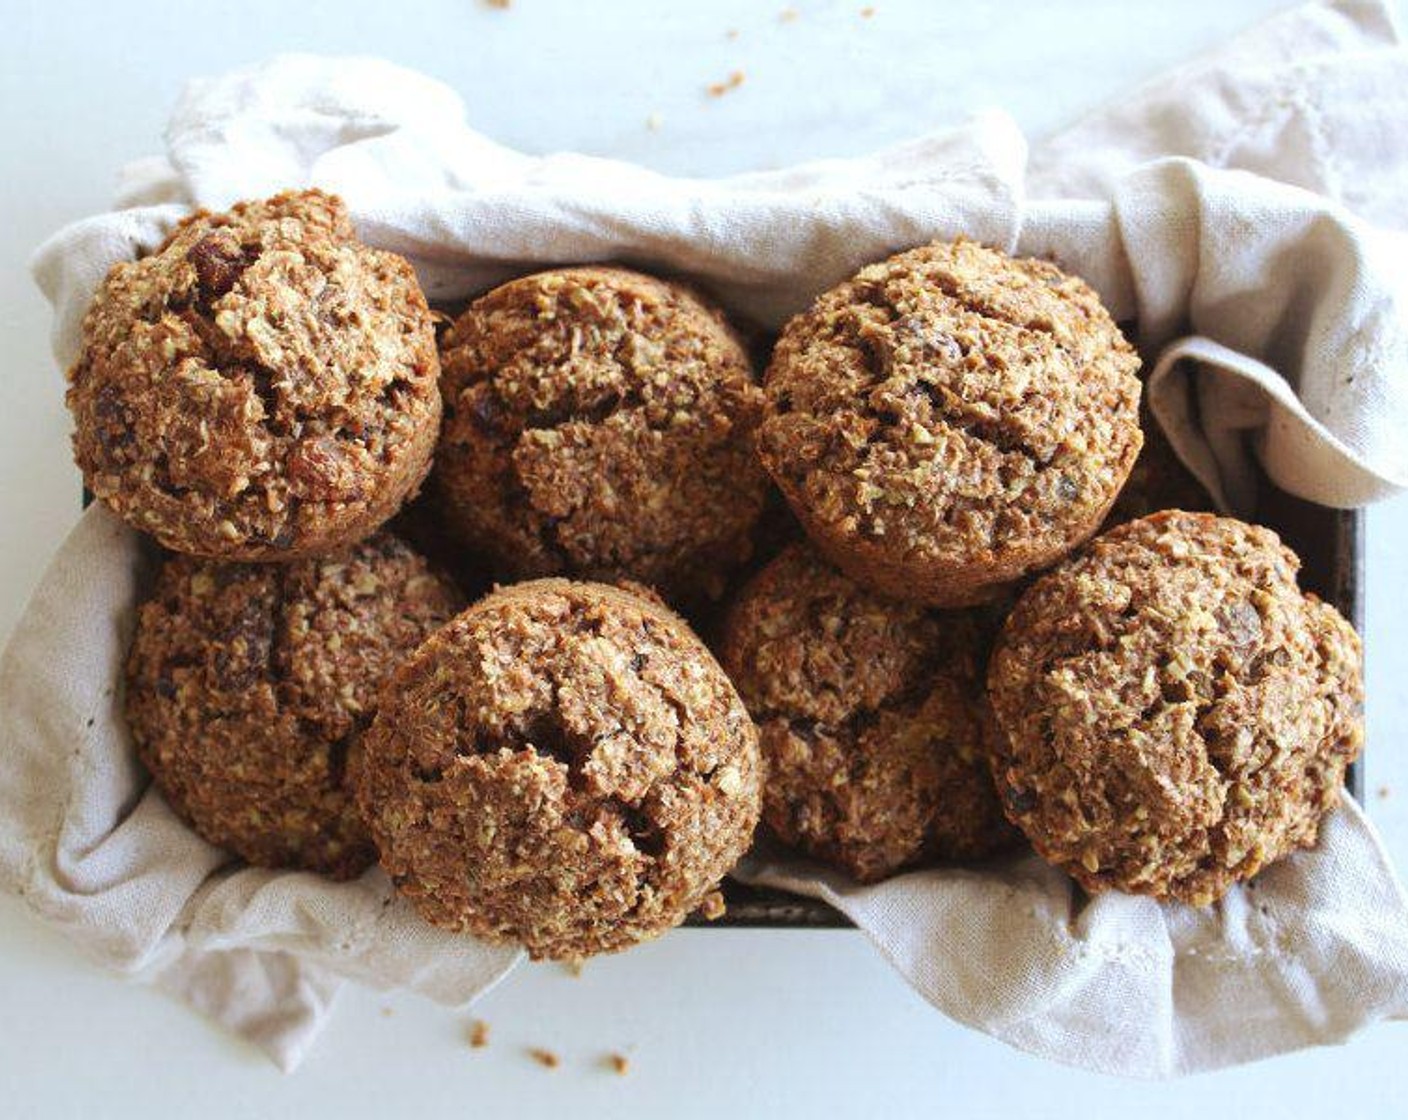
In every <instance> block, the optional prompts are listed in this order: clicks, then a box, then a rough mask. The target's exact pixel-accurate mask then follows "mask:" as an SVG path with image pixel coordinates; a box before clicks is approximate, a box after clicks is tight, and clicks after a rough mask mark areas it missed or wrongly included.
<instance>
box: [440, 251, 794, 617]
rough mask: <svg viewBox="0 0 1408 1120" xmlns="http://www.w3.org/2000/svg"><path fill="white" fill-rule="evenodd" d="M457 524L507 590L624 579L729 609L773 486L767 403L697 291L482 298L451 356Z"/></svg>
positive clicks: (563, 281)
mask: <svg viewBox="0 0 1408 1120" xmlns="http://www.w3.org/2000/svg"><path fill="white" fill-rule="evenodd" d="M442 358H443V363H444V377H443V390H444V398H445V412H446V416H445V427H444V433H443V435H442V437H441V441H440V449H439V452H438V454H437V458H436V474H435V477H436V482H437V486H438V490H439V493H440V495H441V497H442V499H443V502H444V510H445V516H446V518H447V520H448V521H449V523H450V524H451V526H452V528H453V529H455V530H456V531H457V533H458V535H459V536H460V538H461V539H462V540H463V542H464V543H465V544H466V545H467V546H469V547H470V548H472V549H474V550H477V551H480V552H482V553H483V554H484V555H486V556H487V557H489V558H491V560H492V562H493V564H494V567H495V569H496V570H497V573H498V574H499V575H500V576H502V577H503V578H506V579H522V578H529V577H535V576H544V575H560V574H570V575H577V576H583V577H588V578H594V579H607V580H612V581H614V580H616V579H618V578H620V577H628V578H631V579H636V580H640V581H641V582H643V583H646V584H650V585H653V586H656V587H659V588H660V589H661V590H662V591H663V592H664V593H665V594H666V596H667V597H669V598H670V599H672V601H676V602H679V601H685V602H688V601H691V600H694V599H698V598H701V597H713V596H717V595H718V594H719V593H720V592H721V590H722V587H723V584H724V580H725V579H726V577H727V575H728V572H729V571H730V570H731V569H732V568H734V567H735V566H736V565H737V564H738V563H740V562H741V561H742V560H743V559H744V558H746V557H747V555H748V551H749V543H748V542H749V531H750V530H751V528H752V526H753V524H754V522H755V521H756V520H757V518H758V515H759V513H760V512H761V511H762V508H763V503H764V500H765V497H766V491H767V479H766V475H765V474H764V473H763V471H762V468H761V466H760V465H759V464H758V462H757V458H756V454H755V448H754V435H755V431H756V428H757V424H758V420H759V418H760V415H761V407H762V391H761V390H760V389H759V388H758V386H757V385H756V384H755V382H754V379H753V374H752V370H751V367H750V365H749V362H748V358H747V355H746V354H745V352H744V350H743V347H742V345H741V344H740V342H739V340H738V338H737V336H736V335H735V334H734V333H733V331H732V330H730V329H729V327H728V326H727V325H726V324H725V323H724V321H723V318H722V316H721V315H720V314H719V313H718V312H717V311H715V310H714V309H713V308H711V307H708V306H707V305H705V304H704V303H703V302H701V301H700V300H699V299H698V298H697V297H696V296H694V295H693V294H692V293H691V292H689V291H688V290H687V289H685V288H683V287H680V286H679V285H676V284H670V283H666V282H664V281H661V280H656V279H653V278H651V277H648V276H642V275H640V274H638V273H634V272H627V271H625V270H622V269H610V268H573V269H563V270H560V271H555V272H545V273H540V274H538V275H535V276H528V277H524V278H522V279H519V280H515V281H513V282H511V283H509V284H506V285H504V286H503V287H500V288H496V289H495V290H494V291H492V292H490V293H488V294H487V295H485V296H483V297H482V298H481V299H479V300H477V301H475V303H473V304H472V305H471V306H470V307H469V309H468V310H467V311H465V313H464V314H463V315H461V316H460V317H459V319H458V320H456V322H455V324H454V327H453V329H452V330H451V331H450V332H449V334H448V336H447V337H446V338H445V340H444V347H443V354H442Z"/></svg>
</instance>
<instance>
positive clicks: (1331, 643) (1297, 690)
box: [988, 510, 1363, 906]
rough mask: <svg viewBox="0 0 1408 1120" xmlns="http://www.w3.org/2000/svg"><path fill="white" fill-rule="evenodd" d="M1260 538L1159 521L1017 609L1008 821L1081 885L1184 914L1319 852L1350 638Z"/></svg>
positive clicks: (1282, 551)
mask: <svg viewBox="0 0 1408 1120" xmlns="http://www.w3.org/2000/svg"><path fill="white" fill-rule="evenodd" d="M1299 566H1300V562H1299V561H1298V560H1297V559H1296V557H1295V555H1294V554H1293V553H1291V552H1290V551H1289V550H1288V549H1287V548H1285V547H1284V546H1283V545H1282V544H1281V542H1280V540H1279V539H1278V538H1277V536H1276V534H1274V533H1273V532H1271V531H1270V530H1269V529H1263V528H1260V527H1258V526H1254V525H1247V524H1244V523H1243V522H1240V521H1234V520H1232V519H1230V518H1222V517H1215V516H1213V515H1211V514H1200V513H1184V512H1182V511H1177V510H1173V511H1168V512H1165V513H1159V514H1155V515H1153V516H1152V517H1146V518H1143V519H1141V520H1138V521H1131V522H1129V523H1128V524H1125V525H1121V526H1120V527H1119V528H1117V529H1113V530H1111V531H1110V532H1108V533H1106V534H1104V535H1103V536H1101V537H1099V538H1097V539H1096V540H1095V542H1094V543H1093V544H1091V545H1090V547H1089V548H1088V549H1087V550H1086V551H1085V552H1084V553H1082V554H1081V555H1080V556H1078V557H1077V558H1075V559H1073V560H1071V561H1070V562H1068V563H1066V564H1065V565H1063V566H1062V567H1060V568H1058V569H1057V570H1056V571H1054V572H1052V573H1050V574H1048V575H1046V576H1044V577H1042V578H1041V579H1040V580H1038V581H1037V582H1036V583H1035V584H1033V585H1032V587H1031V588H1029V589H1028V590H1027V592H1026V594H1024V595H1023V596H1022V598H1021V600H1020V601H1019V602H1018V604H1017V606H1016V609H1015V610H1014V611H1013V613H1012V615H1011V616H1010V617H1009V619H1008V621H1007V624H1006V626H1005V628H1004V630H1003V632H1002V635H1001V638H1000V641H999V644H998V647H997V650H996V651H995V653H994V655H993V658H992V663H991V666H990V668H989V677H988V680H989V688H990V691H991V696H992V704H993V709H994V711H995V713H996V716H997V721H998V724H999V726H1000V729H1001V734H1000V736H999V743H998V749H997V751H996V752H995V755H994V773H995V775H996V778H997V783H998V787H999V789H1000V790H1001V792H1002V797H1003V805H1004V807H1005V809H1006V811H1007V815H1008V816H1009V817H1010V818H1011V819H1012V821H1013V822H1014V823H1016V824H1017V825H1018V826H1020V827H1021V828H1022V830H1023V831H1024V832H1025V833H1026V834H1027V836H1028V837H1029V838H1030V839H1031V841H1032V844H1033V846H1035V848H1036V850H1037V851H1038V852H1039V853H1041V855H1042V856H1044V857H1045V858H1046V859H1047V860H1049V861H1050V862H1052V863H1054V864H1057V865H1058V866H1060V867H1063V868H1065V870H1066V871H1068V872H1069V873H1070V874H1071V875H1073V876H1074V877H1075V878H1076V879H1077V880H1078V881H1079V882H1080V884H1081V885H1082V886H1083V887H1085V888H1086V889H1087V890H1089V891H1102V890H1106V889H1109V888H1111V887H1114V888H1118V889H1120V890H1125V891H1133V892H1136V893H1140V894H1149V895H1153V896H1155V897H1156V898H1174V899H1178V900H1180V901H1183V902H1187V903H1190V904H1192V905H1195V906H1203V905H1206V904H1208V903H1211V902H1214V901H1216V900H1217V899H1219V898H1221V897H1222V895H1223V894H1225V893H1226V891H1227V889H1228V888H1229V887H1230V886H1232V884H1233V883H1236V882H1237V881H1239V880H1242V879H1248V878H1250V877H1251V876H1253V875H1255V874H1256V872H1257V871H1258V870H1259V869H1260V868H1262V867H1264V866H1265V865H1266V864H1268V863H1271V862H1272V861H1273V860H1276V859H1279V858H1280V857H1281V856H1283V855H1285V854H1287V853H1288V852H1291V851H1293V850H1295V849H1296V848H1303V847H1310V846H1313V845H1314V843H1315V841H1316V837H1317V835H1318V831H1319V826H1320V820H1321V818H1322V817H1323V816H1324V815H1325V813H1326V812H1328V811H1329V809H1330V808H1332V807H1333V806H1334V805H1335V804H1336V802H1337V800H1338V797H1339V789H1340V785H1341V783H1342V781H1343V779H1344V771H1345V767H1346V766H1347V765H1348V764H1349V763H1350V762H1351V761H1352V760H1353V759H1354V757H1355V756H1356V755H1357V754H1358V753H1359V748H1360V744H1361V743H1362V740H1363V726H1362V711H1363V679H1362V668H1361V664H1360V646H1359V638H1358V636H1357V635H1356V634H1355V633H1354V630H1353V629H1352V628H1351V627H1350V625H1349V624H1348V623H1347V622H1345V621H1344V619H1343V618H1341V617H1340V616H1339V614H1338V613H1337V612H1336V611H1335V610H1334V608H1332V607H1330V606H1328V605H1326V604H1325V603H1322V602H1321V601H1320V600H1318V599H1316V598H1315V597H1314V596H1313V595H1307V594H1303V593H1302V592H1301V591H1300V590H1299V588H1298V587H1297V586H1296V581H1295V576H1296V570H1297V569H1298V568H1299Z"/></svg>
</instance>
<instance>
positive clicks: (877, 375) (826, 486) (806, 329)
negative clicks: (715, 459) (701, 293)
mask: <svg viewBox="0 0 1408 1120" xmlns="http://www.w3.org/2000/svg"><path fill="white" fill-rule="evenodd" d="M1138 368H1139V359H1138V357H1137V356H1136V355H1135V353H1134V350H1133V349H1132V348H1131V347H1130V345H1129V343H1128V342H1126V341H1125V339H1124V337H1123V336H1122V335H1121V334H1120V332H1119V329H1118V328H1117V327H1116V326H1115V323H1114V321H1113V320H1112V319H1111V318H1110V316H1109V313H1108V312H1106V310H1105V309H1104V307H1102V306H1101V304H1100V301H1099V299H1098V298H1097V296H1096V295H1095V293H1094V292H1093V291H1091V290H1090V288H1089V287H1088V286H1087V285H1086V284H1085V283H1084V282H1083V281H1081V280H1079V279H1077V278H1075V277H1072V276H1067V275H1066V274H1065V273H1063V272H1061V270H1060V269H1058V268H1056V266H1055V265H1052V264H1048V263H1047V262H1045V261H1036V260H1013V259H1011V258H1009V257H1007V256H1004V255H1003V254H1002V253H999V252H997V251H995V250H992V249H986V248H983V247H982V246H980V245H977V244H974V243H973V242H970V241H958V242H956V243H954V244H934V245H928V246H925V247H923V248H919V249H914V250H911V251H910V252H907V253H901V254H899V255H898V256H895V257H891V258H890V259H889V260H886V261H882V262H880V263H879V264H875V265H871V266H869V267H868V268H864V269H862V270H861V271H860V273H858V274H857V275H856V277H855V278H854V279H852V280H849V281H847V282H846V283H844V284H842V285H840V286H839V287H837V288H833V289H832V290H831V291H829V292H826V293H824V294H823V295H822V296H821V297H820V298H819V299H818V300H817V301H816V303H815V304H814V305H813V306H812V308H811V310H809V311H807V312H805V313H803V314H801V315H798V316H797V317H796V318H794V319H793V320H792V321H791V322H790V323H789V324H788V325H787V327H786V329H785V330H784V331H783V334H782V337H781V338H780V339H779V340H778V344H777V347H776V349H775V350H774V352H773V359H772V364H771V365H770V366H769V368H768V371H767V375H766V378H765V386H766V392H767V414H766V418H765V420H764V421H763V425H762V428H761V429H760V431H759V452H760V454H761V456H762V459H763V463H764V465H765V466H766V467H767V469H768V471H769V473H770V474H771V475H772V476H773V478H774V479H775V480H776V481H777V484H778V486H779V487H780V488H781V489H782V492H783V494H784V495H785V496H786V497H787V500H788V502H789V503H790V504H791V506H792V508H793V510H794V511H795V512H796V513H797V516H798V517H799V518H800V519H801V521H802V523H803V525H804V526H805V527H806V529H807V534H808V536H810V537H811V538H812V540H813V541H814V542H815V543H816V545H817V547H818V548H819V549H820V551H821V552H822V553H823V554H824V555H825V556H826V558H827V559H829V560H830V561H831V562H832V563H833V564H836V565H837V566H839V567H840V568H841V569H842V570H843V571H845V572H846V573H847V574H848V575H850V576H851V577H852V578H854V579H856V580H857V581H858V582H860V583H862V584H863V585H865V586H867V587H870V588H872V589H874V590H876V591H879V592H881V593H883V594H886V595H891V596H894V597H895V598H902V599H913V600H915V601H916V602H922V603H926V604H929V605H931V606H966V605H969V604H972V603H977V602H982V601H985V600H988V599H992V598H994V597H996V596H997V595H998V594H1000V593H1001V591H1002V590H1003V588H1004V587H1005V586H1007V585H1009V584H1011V583H1012V582H1013V581H1015V580H1017V579H1019V578H1020V577H1022V576H1024V575H1026V574H1027V573H1029V572H1032V571H1036V570H1039V569H1041V568H1043V567H1046V566H1047V565H1049V564H1052V563H1054V562H1055V561H1056V560H1058V559H1060V558H1061V557H1062V556H1064V555H1065V554H1066V553H1067V552H1069V551H1070V550H1071V549H1072V548H1073V547H1074V546H1076V545H1078V544H1080V543H1081V542H1082V541H1084V540H1085V539H1086V538H1087V537H1089V536H1090V535H1091V534H1093V533H1094V532H1095V531H1096V529H1097V528H1098V526H1099V525H1100V522H1101V520H1102V519H1103V518H1104V516H1105V514H1106V512H1107V511H1108V510H1109V508H1110V505H1111V503H1112V502H1113V501H1114V499H1115V495H1116V494H1117V493H1118V491H1119V489H1120V485H1121V484H1122V483H1123V482H1124V480H1125V478H1126V476H1127V475H1128V474H1129V471H1130V468H1131V466H1132V465H1133V463H1134V460H1135V457H1136V456H1137V455H1138V453H1139V448H1140V444H1141V439H1142V437H1141V434H1140V430H1139V390H1140V386H1139V380H1138V378H1137V377H1136V376H1135V373H1136V371H1137V369H1138Z"/></svg>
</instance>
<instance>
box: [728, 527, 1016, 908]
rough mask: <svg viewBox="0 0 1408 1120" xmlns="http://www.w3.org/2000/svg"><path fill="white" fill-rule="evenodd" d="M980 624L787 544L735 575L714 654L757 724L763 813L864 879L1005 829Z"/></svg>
mask: <svg viewBox="0 0 1408 1120" xmlns="http://www.w3.org/2000/svg"><path fill="white" fill-rule="evenodd" d="M985 652H986V642H985V641H984V627H983V625H982V620H980V619H979V618H978V617H977V616H976V615H975V614H974V613H973V612H951V613H947V614H940V613H937V612H933V611H927V610H925V609H924V608H923V607H920V606H918V605H916V604H913V603H901V602H897V601H894V600H889V599H882V598H880V597H879V596H877V595H873V594H871V593H869V592H867V591H865V590H863V589H862V588H860V587H858V586H857V585H856V584H855V583H854V582H853V581H852V580H850V579H849V578H848V577H846V576H845V575H843V574H842V573H840V572H839V571H837V570H836V569H834V568H832V567H831V566H830V565H829V564H826V563H825V562H823V561H822V560H821V559H820V558H819V557H818V556H817V555H816V553H815V552H814V551H813V550H812V549H811V548H810V547H808V546H806V545H802V544H796V545H791V546H789V547H788V548H787V549H786V550H784V551H783V552H782V553H781V554H780V555H779V556H778V557H777V558H776V559H775V560H773V561H772V562H771V563H770V564H769V565H768V566H767V567H766V568H765V569H763V571H762V572H761V573H759V574H758V576H757V577H756V578H755V579H754V580H753V582H752V583H750V584H749V585H748V587H746V588H745V589H744V591H743V593H742V594H741V596H740V597H739V599H738V600H737V601H736V602H735V604H734V606H733V609H732V611H731V613H730V616H729V619H728V624H727V626H726V629H725V637H724V642H723V653H722V660H723V663H724V667H725V668H726V669H727V670H728V672H729V673H730V675H731V676H732V677H733V680H734V682H735V683H736V684H737V686H738V689H739V692H740V693H741V694H742V696H743V700H744V703H745V704H746V705H747V706H748V710H749V711H750V712H751V713H752V715H753V717H754V719H755V720H756V721H757V722H758V727H759V733H760V738H761V743H762V749H763V761H764V765H765V768H766V778H765V780H764V783H763V820H764V821H765V822H766V823H767V825H768V826H769V828H771V830H772V831H773V832H774V833H775V834H776V835H777V837H778V838H779V839H780V840H782V842H783V843H785V844H787V845H789V846H791V847H796V848H800V849H802V850H804V851H806V852H808V853H809V854H811V855H812V856H815V857H816V858H818V859H821V860H823V861H825V862H827V863H831V864H834V865H835V866H837V867H840V868H842V869H843V870H845V871H848V872H849V873H850V874H851V875H853V876H854V877H855V878H856V879H858V880H860V881H861V882H867V883H868V882H875V881H877V880H879V879H883V878H884V877H886V876H887V875H890V874H893V873H894V872H896V871H898V870H900V869H901V868H904V867H909V866H913V865H915V864H919V863H926V862H936V861H942V860H964V859H976V858H979V857H982V856H986V855H989V854H991V853H993V852H995V851H997V850H999V849H1001V848H1004V847H1007V846H1009V845H1010V844H1012V843H1013V842H1015V841H1016V839H1017V833H1016V832H1015V830H1014V829H1012V827H1011V826H1010V825H1008V824H1007V822H1006V820H1005V819H1004V818H1003V815H1002V810H1001V808H1000V807H999V805H998V801H997V795H996V793H995V791H994V789H993V783H992V776H991V774H990V773H989V770H988V760H987V735H988V732H987V729H986V724H987V723H988V719H987V717H986V713H985V712H984V711H983V708H984V705H985V697H984V692H983V676H982V674H983V668H984V664H983V662H984V654H985Z"/></svg>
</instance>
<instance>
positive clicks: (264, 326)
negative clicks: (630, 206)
mask: <svg viewBox="0 0 1408 1120" xmlns="http://www.w3.org/2000/svg"><path fill="white" fill-rule="evenodd" d="M438 374H439V365H438V361H437V358H436V353H435V336H434V328H433V325H432V322H431V317H430V311H429V309H428V308H427V306H426V303H425V297H424V296H423V295H422V294H421V290H420V287H419V285H418V284H417V282H416V277H415V273H414V272H413V271H412V270H411V266H410V265H409V264H408V263H407V262H406V261H405V260H403V259H402V258H401V257H398V256H395V255H393V254H391V253H383V252H379V251H378V250H375V249H370V248H367V247H366V246H365V245H363V244H361V243H360V242H359V241H358V240H357V239H356V235H355V233H354V232H353V229H352V224H351V222H350V220H349V219H348V216H347V211H346V208H345V207H344V206H343V204H342V202H341V200H339V199H337V198H335V197H333V196H332V195H327V194H323V193H322V192H320V191H301V192H289V193H285V194H280V195H277V196H276V197H274V198H270V199H267V200H264V201H262V202H244V203H240V204H239V205H237V206H235V207H234V208H233V209H231V210H230V211H229V212H228V213H222V214H209V213H203V212H202V213H197V214H194V215H192V216H191V217H189V218H187V219H186V220H185V221H183V222H182V223H181V224H180V225H179V226H177V227H176V229H175V230H174V231H173V232H172V234H171V236H170V237H169V238H168V239H167V240H166V242H165V243H164V244H163V245H162V246H161V247H160V248H159V249H158V250H157V251H156V252H155V253H153V254H151V255H150V256H147V257H143V258H142V259H140V260H137V261H132V262H130V263H126V262H125V263H122V264H118V265H116V266H114V267H113V269H112V271H111V272H109V273H108V276H107V279H106V280H104V282H103V285H102V287H101V288H100V289H99V291H98V294H97V296H96V297H95V298H94V300H93V304H92V306H91V307H90V308H89V310H88V314H87V317H86V318H85V319H84V323H83V345H82V351H81V353H80V356H79V359H78V361H77V363H76V364H75V365H74V366H73V368H72V369H71V370H70V371H69V389H68V395H67V401H68V406H69V409H70V410H71V411H72V413H73V417H74V422H75V433H74V437H73V447H74V457H75V459H76V460H77V462H78V465H79V467H80V469H81V470H82V471H83V477H84V481H85V482H86V483H87V485H88V488H89V489H90V490H92V492H93V493H94V494H95V495H96V496H97V497H98V498H99V499H100V500H101V501H102V502H104V503H105V504H106V505H107V506H108V507H109V508H111V509H112V510H114V511H115V512H116V513H117V514H118V515H119V516H121V517H122V518H123V519H124V520H126V521H127V522H128V523H129V524H131V525H133V526H134V527H136V528H138V529H142V530H144V531H146V532H148V533H151V534H152V535H153V536H155V537H156V538H157V539H158V540H159V541H160V542H161V543H162V544H163V545H165V546H166V547H167V548H169V549H172V550H174V551H177V552H185V553H190V554H192V555H196V556H207V557H212V558H218V559H224V560H246V561H251V560H290V559H297V558H303V557H308V556H317V555H323V554H325V553H328V552H331V551H334V550H336V549H338V548H340V547H343V546H345V545H348V544H351V543H353V542H355V541H358V540H360V539H361V538H363V537H365V536H367V535H368V534H369V533H371V532H373V531H374V530H376V529H377V527H378V526H380V525H381V524H382V523H383V522H384V521H385V520H386V519H387V518H389V517H390V516H391V515H392V514H393V513H395V512H396V509H397V508H398V507H399V506H400V505H401V503H402V501H403V500H404V499H405V498H406V497H407V496H408V495H410V494H412V493H413V492H414V491H415V490H416V488H417V487H418V486H419V485H420V483H421V481H422V480H423V479H424V477H425V474H426V472H427V471H428V470H429V468H430V456H431V453H432V451H433V450H434V447H435V439H436V436H437V434H438V431H439V421H440V394H439V390H438V385H437V379H438Z"/></svg>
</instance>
